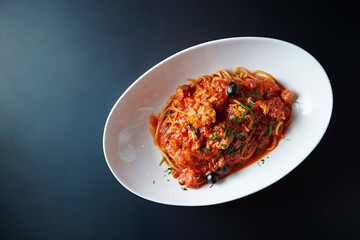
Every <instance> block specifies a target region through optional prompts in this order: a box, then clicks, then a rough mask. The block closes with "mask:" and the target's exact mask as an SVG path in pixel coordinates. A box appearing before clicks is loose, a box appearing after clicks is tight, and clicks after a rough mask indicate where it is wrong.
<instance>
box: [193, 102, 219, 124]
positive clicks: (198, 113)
mask: <svg viewBox="0 0 360 240" xmlns="http://www.w3.org/2000/svg"><path fill="white" fill-rule="evenodd" d="M188 117H189V121H190V123H191V124H192V125H193V126H194V127H195V128H199V127H201V126H204V125H209V126H210V125H212V124H214V123H215V122H216V111H215V110H214V108H213V107H212V105H211V103H209V102H196V103H195V105H194V106H193V107H192V108H190V110H189V113H188Z"/></svg>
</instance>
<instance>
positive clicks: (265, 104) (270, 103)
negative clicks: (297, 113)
mask: <svg viewBox="0 0 360 240" xmlns="http://www.w3.org/2000/svg"><path fill="white" fill-rule="evenodd" d="M256 103H258V104H259V106H260V108H261V109H262V111H263V113H264V115H265V116H266V115H268V116H270V117H272V118H278V119H285V112H284V103H283V102H282V101H281V99H280V98H279V97H276V98H273V99H270V100H266V101H261V100H260V101H257V102H256Z"/></svg>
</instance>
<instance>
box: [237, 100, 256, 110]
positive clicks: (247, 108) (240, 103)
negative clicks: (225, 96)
mask: <svg viewBox="0 0 360 240" xmlns="http://www.w3.org/2000/svg"><path fill="white" fill-rule="evenodd" d="M234 102H235V103H236V104H238V105H240V106H242V107H243V108H245V109H246V110H248V111H249V112H251V113H252V110H251V109H250V108H249V107H248V106H246V105H245V104H243V103H242V102H240V101H238V100H236V99H235V100H234Z"/></svg>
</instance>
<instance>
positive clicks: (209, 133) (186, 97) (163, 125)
mask: <svg viewBox="0 0 360 240" xmlns="http://www.w3.org/2000/svg"><path fill="white" fill-rule="evenodd" d="M221 76H222V77H214V76H203V77H202V78H201V79H200V78H199V79H198V80H197V81H196V82H195V81H194V82H192V83H191V84H188V85H182V86H179V87H178V88H177V90H176V94H175V95H173V96H172V97H171V98H170V99H169V102H168V103H167V105H166V106H165V107H164V109H163V110H162V112H160V113H159V114H158V115H152V116H151V117H150V124H151V133H152V135H153V137H154V143H155V144H156V145H157V146H158V147H159V149H160V150H161V151H162V153H163V155H164V160H165V162H166V163H167V164H168V165H169V166H172V168H171V169H172V176H173V177H174V178H176V179H178V181H179V183H180V184H181V185H184V186H186V187H188V188H199V187H200V186H202V185H204V184H206V183H207V182H208V181H209V179H208V176H207V175H208V174H209V173H215V175H216V176H217V177H218V178H219V180H221V179H223V178H225V177H227V176H229V175H231V174H232V173H234V172H236V171H238V170H241V169H244V168H245V167H247V166H249V165H251V164H253V163H254V162H256V161H258V160H260V159H262V158H263V157H264V156H265V155H267V154H268V153H269V152H270V151H272V150H273V149H274V148H275V147H276V146H277V144H278V142H279V140H281V139H282V138H284V136H285V131H286V129H287V127H288V125H289V124H290V122H291V104H292V97H293V94H292V93H291V92H290V91H289V90H288V89H286V88H284V87H283V86H282V85H280V84H279V83H278V82H277V81H276V80H275V79H272V78H269V77H268V78H260V77H256V76H255V75H250V77H247V78H245V79H240V80H239V78H236V76H235V75H231V76H227V75H221ZM230 83H231V84H230ZM234 83H235V85H234ZM230 85H231V86H233V85H234V86H235V89H233V90H234V91H233V92H235V93H236V94H235V95H233V94H232V92H231V89H229V86H230ZM236 90H238V91H236ZM216 180H217V179H216Z"/></svg>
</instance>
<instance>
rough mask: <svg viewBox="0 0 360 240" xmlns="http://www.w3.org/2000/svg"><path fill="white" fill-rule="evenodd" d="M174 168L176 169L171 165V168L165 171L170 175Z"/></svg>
mask: <svg viewBox="0 0 360 240" xmlns="http://www.w3.org/2000/svg"><path fill="white" fill-rule="evenodd" d="M173 170H174V168H172V167H169V168H167V169H166V170H165V171H164V173H167V174H168V175H170V174H171V173H172V171H173ZM165 176H166V175H165Z"/></svg>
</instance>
